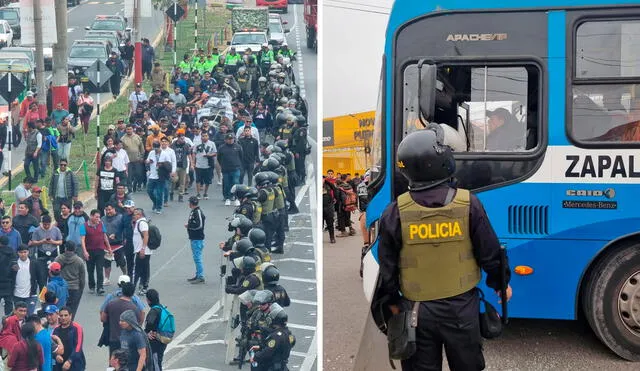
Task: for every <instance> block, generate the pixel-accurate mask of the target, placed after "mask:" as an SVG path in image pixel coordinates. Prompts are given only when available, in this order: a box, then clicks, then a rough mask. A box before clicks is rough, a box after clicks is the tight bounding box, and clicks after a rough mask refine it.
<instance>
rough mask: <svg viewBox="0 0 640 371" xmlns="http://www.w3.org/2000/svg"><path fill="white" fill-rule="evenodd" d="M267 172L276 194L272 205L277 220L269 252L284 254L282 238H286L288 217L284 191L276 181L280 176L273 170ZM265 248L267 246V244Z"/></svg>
mask: <svg viewBox="0 0 640 371" xmlns="http://www.w3.org/2000/svg"><path fill="white" fill-rule="evenodd" d="M267 174H268V176H269V180H270V182H271V188H272V189H273V192H274V193H275V195H276V198H275V200H274V205H275V208H276V210H277V211H278V217H277V218H278V222H277V223H276V226H275V227H276V228H275V230H274V232H275V233H274V241H273V248H272V249H271V252H272V253H274V254H284V240H285V238H286V236H285V229H286V227H287V226H288V217H289V216H288V214H287V209H286V202H285V192H284V189H283V187H282V185H281V184H280V183H279V182H278V180H279V179H280V176H279V175H278V174H276V173H274V172H273V171H269V172H267ZM267 248H269V246H268V245H267Z"/></svg>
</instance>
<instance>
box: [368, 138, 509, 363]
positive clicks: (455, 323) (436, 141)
mask: <svg viewBox="0 0 640 371" xmlns="http://www.w3.org/2000/svg"><path fill="white" fill-rule="evenodd" d="M443 138H444V135H443V133H442V131H441V129H439V128H429V129H425V130H419V131H416V132H413V133H411V134H409V135H407V137H405V138H404V139H403V140H402V142H401V143H400V145H399V146H398V152H397V166H398V168H399V170H400V172H401V173H402V175H404V176H405V177H406V178H407V179H408V180H409V192H406V193H404V194H402V195H400V196H399V197H398V199H397V200H396V201H394V202H392V203H391V204H390V205H389V206H388V207H387V208H386V210H385V211H384V213H383V214H382V216H381V218H380V235H379V248H378V256H379V261H380V272H379V277H380V286H379V288H378V290H377V291H376V293H375V297H374V303H373V306H374V310H375V308H376V306H378V305H380V306H381V308H383V309H384V310H387V311H389V312H391V313H394V314H395V313H399V312H400V311H403V310H409V311H410V310H411V309H412V307H414V305H416V304H415V303H416V302H417V303H418V305H417V307H418V327H417V328H416V348H417V350H416V352H415V354H414V355H413V356H412V357H411V358H409V359H407V360H404V361H402V369H403V370H417V369H420V370H441V369H442V346H443V345H445V352H446V355H447V361H448V363H449V368H450V369H451V370H452V371H472V370H482V369H484V367H485V362H484V357H483V355H482V343H481V335H480V324H479V315H478V314H479V311H480V309H479V297H478V295H479V294H478V289H477V288H476V285H477V284H478V283H479V282H480V279H481V273H480V269H481V268H482V270H484V271H485V272H486V273H487V281H486V283H487V286H489V287H490V288H492V289H494V290H496V293H497V294H498V295H500V288H501V265H500V256H501V252H500V243H499V241H498V238H497V236H496V234H495V232H494V230H493V228H492V227H491V224H490V222H489V219H488V217H487V214H486V212H485V210H484V208H483V206H482V204H481V203H480V201H479V200H478V198H477V197H476V196H475V195H473V194H470V193H469V191H468V190H465V189H460V188H459V189H456V188H452V187H451V186H450V185H449V184H448V182H449V180H450V179H451V177H452V176H453V173H454V172H455V160H454V158H453V155H452V152H451V149H450V148H449V147H448V146H446V145H444V144H443V143H444V139H443ZM505 271H506V272H505V275H506V280H507V282H508V280H509V269H508V268H507V269H505ZM506 291H507V292H506V297H507V299H509V298H510V297H511V287H510V286H507V290H506ZM400 293H401V295H400ZM383 297H387V298H388V300H386V301H385V302H384V303H382V302H378V303H376V300H377V298H383ZM389 312H387V314H388V313H389ZM378 313H379V312H378ZM375 317H376V314H374V319H376V322H378V323H379V322H380V321H379V317H378V318H375Z"/></svg>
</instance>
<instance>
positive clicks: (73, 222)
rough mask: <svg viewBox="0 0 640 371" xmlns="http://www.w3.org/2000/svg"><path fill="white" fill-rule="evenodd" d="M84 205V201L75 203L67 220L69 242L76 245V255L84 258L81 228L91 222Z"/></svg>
mask: <svg viewBox="0 0 640 371" xmlns="http://www.w3.org/2000/svg"><path fill="white" fill-rule="evenodd" d="M83 207H84V205H83V204H82V201H75V202H74V203H73V211H72V213H71V215H70V216H69V219H67V227H68V230H69V232H68V233H67V241H73V242H75V244H76V254H77V255H78V256H82V251H81V250H80V244H81V242H80V241H81V236H80V227H81V226H82V225H83V224H84V223H85V222H86V221H87V220H89V215H87V213H86V212H84V210H83Z"/></svg>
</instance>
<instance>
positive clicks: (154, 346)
mask: <svg viewBox="0 0 640 371" xmlns="http://www.w3.org/2000/svg"><path fill="white" fill-rule="evenodd" d="M149 344H150V345H151V356H152V357H153V362H154V364H157V365H158V370H160V371H162V359H163V358H164V351H165V350H166V349H167V345H166V344H162V343H161V342H159V341H158V340H150V341H149Z"/></svg>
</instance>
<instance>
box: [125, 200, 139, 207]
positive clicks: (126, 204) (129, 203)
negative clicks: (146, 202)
mask: <svg viewBox="0 0 640 371" xmlns="http://www.w3.org/2000/svg"><path fill="white" fill-rule="evenodd" d="M123 206H124V207H126V208H129V207H136V203H135V202H133V200H126V201H125V202H124V204H123Z"/></svg>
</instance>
